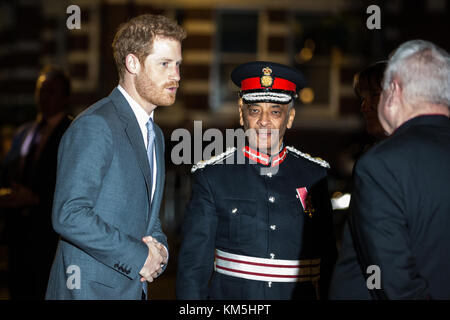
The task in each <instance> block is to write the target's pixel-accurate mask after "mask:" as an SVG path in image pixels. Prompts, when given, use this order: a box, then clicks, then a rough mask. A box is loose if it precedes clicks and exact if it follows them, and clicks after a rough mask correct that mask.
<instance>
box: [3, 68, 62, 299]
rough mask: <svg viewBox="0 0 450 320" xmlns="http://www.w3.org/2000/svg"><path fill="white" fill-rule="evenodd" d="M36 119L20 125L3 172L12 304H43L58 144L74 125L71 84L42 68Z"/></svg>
mask: <svg viewBox="0 0 450 320" xmlns="http://www.w3.org/2000/svg"><path fill="white" fill-rule="evenodd" d="M35 96H36V103H37V107H38V113H37V117H36V120H35V121H33V122H30V123H27V124H25V125H23V126H21V127H20V128H19V130H18V132H17V134H16V135H15V137H14V140H13V143H12V146H11V150H10V151H9V153H8V154H7V156H6V158H5V160H4V165H3V170H2V173H1V181H0V183H1V186H2V187H4V188H5V189H3V190H8V192H6V191H4V192H3V193H4V196H3V197H0V210H2V211H3V212H4V213H5V214H6V227H5V232H6V239H7V245H8V283H9V290H10V296H11V299H43V298H44V295H45V290H46V288H47V280H48V275H49V273H50V267H51V264H52V261H53V257H54V255H55V251H56V244H57V242H58V235H57V234H56V232H55V231H54V230H53V228H52V225H51V213H52V203H53V193H54V191H55V181H56V158H57V152H58V145H59V142H60V140H61V137H62V136H63V134H64V132H65V130H66V129H67V128H68V126H69V125H70V122H71V118H69V116H68V115H67V114H66V111H67V108H68V102H69V101H68V100H69V96H70V79H69V77H68V75H67V74H66V73H65V72H64V71H63V70H62V69H60V68H58V67H56V66H47V67H44V68H43V69H42V70H41V72H40V75H39V78H38V80H37V82H36V91H35Z"/></svg>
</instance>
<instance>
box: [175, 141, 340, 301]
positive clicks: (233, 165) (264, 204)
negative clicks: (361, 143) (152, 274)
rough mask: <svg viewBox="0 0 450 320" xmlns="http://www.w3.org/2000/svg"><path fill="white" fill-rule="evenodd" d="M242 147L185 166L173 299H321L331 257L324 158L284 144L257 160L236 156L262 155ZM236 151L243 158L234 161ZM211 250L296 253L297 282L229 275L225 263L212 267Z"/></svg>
mask: <svg viewBox="0 0 450 320" xmlns="http://www.w3.org/2000/svg"><path fill="white" fill-rule="evenodd" d="M246 148H247V149H246V151H247V152H244V149H241V150H236V148H233V149H231V150H228V151H227V152H225V153H224V154H222V155H220V156H218V157H216V158H213V159H211V160H209V161H207V162H206V163H204V162H203V163H199V164H198V165H196V166H194V168H193V171H194V170H195V176H194V184H193V190H192V195H191V199H190V202H189V204H188V206H187V209H186V212H185V217H184V222H183V227H182V244H181V248H180V254H179V258H178V262H179V265H178V274H177V285H176V287H177V298H178V299H232V300H234V299H295V298H304V299H316V298H319V296H320V297H321V298H326V297H327V288H328V283H329V279H330V277H331V271H332V268H333V266H334V263H335V259H336V246H335V239H334V235H333V227H332V209H331V203H330V199H329V196H328V187H327V181H326V177H327V175H326V168H325V167H324V166H328V164H327V163H326V162H325V161H323V160H317V159H315V158H312V157H310V156H309V155H306V154H303V153H301V152H299V151H297V150H296V149H294V148H292V147H286V148H284V149H283V150H282V151H281V152H280V154H279V155H277V156H276V157H274V158H273V159H272V161H270V159H269V160H268V161H266V162H265V163H264V162H263V163H257V162H255V161H254V160H258V159H257V158H256V157H253V160H250V159H248V158H247V157H242V156H243V155H245V156H248V155H249V154H256V155H258V156H261V155H262V154H258V153H257V151H255V150H252V149H250V148H248V147H246ZM263 156H266V155H263ZM266 157H267V156H266ZM242 158H243V159H245V163H244V164H238V163H242ZM267 158H268V157H267ZM267 158H266V159H267ZM238 161H239V162H238ZM259 162H260V161H259ZM306 194H307V195H308V196H306ZM216 249H218V250H220V251H223V252H226V253H227V254H231V255H242V256H250V257H256V258H266V259H275V260H277V259H282V260H301V261H300V264H301V267H300V270H301V271H300V275H299V279H298V280H299V281H297V282H278V281H263V280H253V279H248V276H249V275H250V276H251V275H252V273H255V274H257V273H258V272H243V273H241V274H240V275H241V276H244V277H247V278H243V277H241V276H235V275H236V274H237V275H239V272H238V273H234V275H230V274H233V272H231V273H230V272H229V271H230V270H227V268H222V269H220V268H219V267H218V266H219V265H218V264H216V266H215V263H217V262H218V260H217V259H218V258H217V256H215V254H216ZM215 258H216V260H215ZM227 271H228V274H225V273H227ZM224 272H225V273H224ZM268 279H269V278H268Z"/></svg>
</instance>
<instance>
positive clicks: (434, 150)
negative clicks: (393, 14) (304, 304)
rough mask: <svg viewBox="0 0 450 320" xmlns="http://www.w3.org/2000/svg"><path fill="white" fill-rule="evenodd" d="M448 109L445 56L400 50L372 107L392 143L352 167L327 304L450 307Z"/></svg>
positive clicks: (449, 78)
mask: <svg viewBox="0 0 450 320" xmlns="http://www.w3.org/2000/svg"><path fill="white" fill-rule="evenodd" d="M449 106H450V56H449V54H448V53H447V52H446V51H444V50H443V49H441V48H439V47H437V46H435V45H434V44H432V43H430V42H427V41H423V40H413V41H408V42H406V43H404V44H402V45H401V46H400V47H399V48H398V49H397V50H396V51H395V52H394V54H393V55H392V56H391V57H390V59H389V62H388V65H387V68H386V71H385V73H384V79H383V91H382V93H381V97H380V102H379V105H378V118H379V120H380V123H381V125H382V126H383V128H384V130H385V131H386V133H387V134H388V135H390V137H389V138H387V139H386V140H384V141H382V142H380V143H379V144H377V145H376V146H374V147H372V148H371V149H370V150H369V151H368V152H367V153H366V154H364V155H363V156H362V157H361V158H360V160H358V162H357V164H356V168H355V172H354V192H353V194H352V200H351V201H352V202H351V214H350V218H349V220H348V224H347V225H346V227H345V229H344V235H343V243H342V248H341V252H340V255H339V259H338V262H337V264H336V268H335V270H334V274H333V277H332V282H331V288H330V298H331V299H371V298H373V299H450V275H449V273H448V270H449V268H450V233H449V232H448V226H449V225H450V197H449V191H448V183H449V181H450V167H449V163H450V148H449V147H450V120H449V115H450V112H449Z"/></svg>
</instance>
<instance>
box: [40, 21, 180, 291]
mask: <svg viewBox="0 0 450 320" xmlns="http://www.w3.org/2000/svg"><path fill="white" fill-rule="evenodd" d="M185 37H186V33H185V31H184V30H183V29H182V28H181V27H180V26H178V25H177V24H176V23H175V22H174V21H172V20H169V19H168V18H166V17H163V16H155V15H150V14H147V15H142V16H139V17H135V18H133V19H131V20H130V21H128V22H127V23H125V24H123V25H121V26H120V27H119V30H118V31H117V33H116V35H115V38H114V41H113V49H114V58H115V61H116V65H117V69H118V73H119V78H120V80H119V86H118V87H117V88H115V89H114V90H113V91H112V93H111V94H110V95H109V96H108V97H106V98H104V99H102V100H100V101H98V102H97V103H95V104H94V105H92V106H91V107H89V108H88V109H87V110H85V111H84V112H83V113H81V114H80V115H79V116H78V117H77V119H75V120H74V122H73V123H72V125H71V126H70V127H69V129H68V130H67V132H66V134H65V135H64V137H63V139H62V142H61V145H60V148H59V153H58V170H57V183H56V192H55V197H54V204H53V227H54V229H55V230H56V231H57V232H58V233H59V234H60V236H61V239H60V241H59V244H58V249H57V252H56V257H55V260H54V263H53V266H52V270H51V274H50V279H49V285H48V288H47V294H46V298H47V299H146V297H147V282H152V281H153V280H154V279H155V278H156V277H157V276H158V275H159V274H161V272H162V271H163V269H164V266H165V265H166V264H167V260H168V249H167V239H166V236H165V235H164V233H163V232H162V229H161V223H160V220H159V209H160V204H161V198H162V194H163V189H164V139H163V134H162V131H161V129H160V128H159V127H158V126H157V125H156V124H154V123H153V111H154V109H155V108H156V107H157V106H169V105H171V104H173V103H174V101H175V96H176V91H177V88H178V82H179V80H180V74H179V67H180V63H181V42H182V40H183V39H184V38H185ZM37 240H38V239H37Z"/></svg>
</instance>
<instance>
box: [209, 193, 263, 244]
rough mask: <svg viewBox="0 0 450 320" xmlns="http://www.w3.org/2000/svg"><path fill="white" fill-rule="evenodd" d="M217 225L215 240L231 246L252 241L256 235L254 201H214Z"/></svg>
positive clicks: (224, 199)
mask: <svg viewBox="0 0 450 320" xmlns="http://www.w3.org/2000/svg"><path fill="white" fill-rule="evenodd" d="M216 208H217V214H218V216H219V222H218V223H219V224H218V226H217V235H216V239H217V240H218V241H219V242H220V241H226V242H228V243H231V244H242V243H246V242H249V241H252V240H254V237H255V234H256V221H255V220H256V210H257V207H256V201H255V200H251V199H235V198H221V199H217V200H216Z"/></svg>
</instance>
